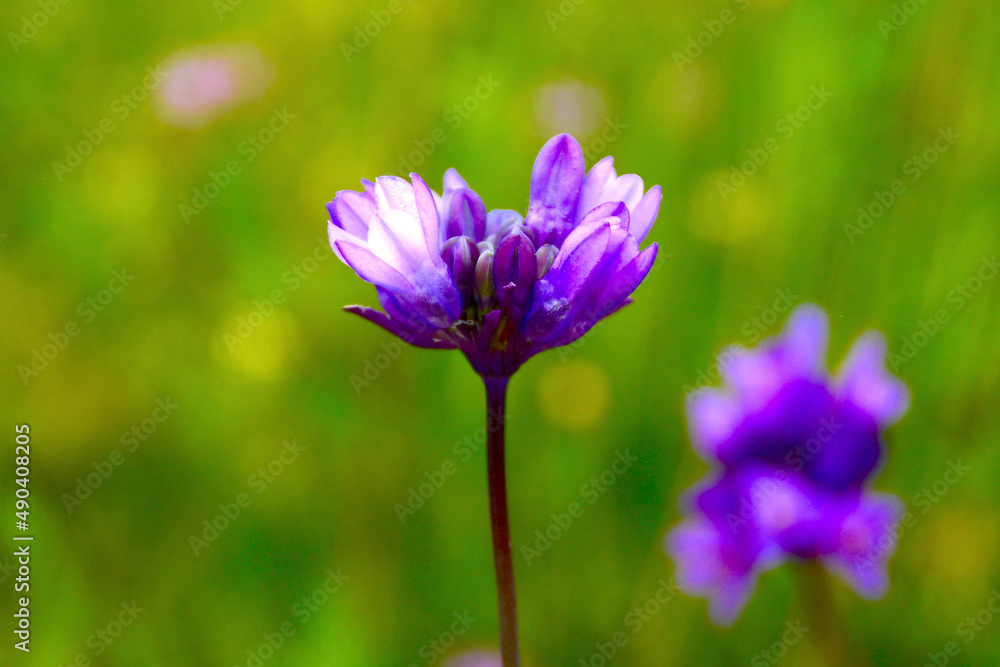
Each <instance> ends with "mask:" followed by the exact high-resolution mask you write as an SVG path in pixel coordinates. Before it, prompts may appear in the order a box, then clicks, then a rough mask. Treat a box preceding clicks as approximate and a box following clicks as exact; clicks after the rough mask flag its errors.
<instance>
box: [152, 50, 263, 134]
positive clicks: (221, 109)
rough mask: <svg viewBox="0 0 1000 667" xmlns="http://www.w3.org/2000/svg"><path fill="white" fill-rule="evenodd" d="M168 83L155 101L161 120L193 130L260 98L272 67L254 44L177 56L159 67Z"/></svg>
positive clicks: (161, 87)
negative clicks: (164, 73) (163, 71)
mask: <svg viewBox="0 0 1000 667" xmlns="http://www.w3.org/2000/svg"><path fill="white" fill-rule="evenodd" d="M162 67H163V69H164V70H166V78H165V80H164V82H163V84H162V85H161V86H160V89H159V90H158V91H157V96H156V110H157V113H158V115H159V116H160V118H161V119H162V120H163V121H164V122H165V123H168V124H170V125H174V126H176V127H181V128H186V129H195V128H199V127H203V126H205V125H207V124H209V123H211V122H212V121H213V120H215V119H217V118H219V117H221V116H223V115H225V114H227V113H229V112H230V111H232V110H233V109H235V108H236V107H238V106H240V105H241V104H244V103H246V102H249V101H253V100H256V99H259V98H260V97H261V96H262V95H263V94H264V92H265V91H266V90H267V89H268V87H269V86H270V85H271V83H272V82H273V81H274V64H273V63H272V62H271V60H270V59H269V58H268V57H267V56H265V55H264V54H263V53H262V52H261V51H260V49H258V48H257V47H256V46H254V45H252V44H231V45H217V46H211V47H201V48H197V49H187V50H184V51H179V52H177V53H175V54H174V55H172V56H171V57H170V58H168V59H167V61H166V62H165V63H163V65H162Z"/></svg>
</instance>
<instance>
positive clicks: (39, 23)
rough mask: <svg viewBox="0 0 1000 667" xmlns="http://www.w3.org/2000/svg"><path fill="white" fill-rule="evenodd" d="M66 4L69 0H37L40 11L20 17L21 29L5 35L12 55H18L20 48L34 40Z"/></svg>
mask: <svg viewBox="0 0 1000 667" xmlns="http://www.w3.org/2000/svg"><path fill="white" fill-rule="evenodd" d="M68 3H69V0H38V3H37V4H38V8H39V10H40V11H37V12H35V13H34V14H32V15H30V16H27V15H25V16H23V17H21V29H20V30H18V31H17V32H16V33H15V32H8V33H7V39H8V41H10V48H12V49H14V53H20V52H21V47H22V46H24V45H25V44H27V43H28V42H29V41H31V40H32V39H34V38H35V36H36V35H38V31H39V30H41V29H42V28H44V27H45V26H47V25H48V24H49V21H50V20H51V19H54V18H55V17H56V14H58V13H59V12H60V11H62V8H63V7H64V6H65V5H67V4H68Z"/></svg>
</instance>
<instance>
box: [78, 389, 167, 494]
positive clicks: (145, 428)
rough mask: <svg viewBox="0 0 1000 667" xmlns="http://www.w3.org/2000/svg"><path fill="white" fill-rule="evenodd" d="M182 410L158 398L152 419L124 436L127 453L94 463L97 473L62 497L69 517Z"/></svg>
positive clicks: (115, 451) (118, 451) (80, 479)
mask: <svg viewBox="0 0 1000 667" xmlns="http://www.w3.org/2000/svg"><path fill="white" fill-rule="evenodd" d="M179 407H180V406H179V405H177V404H176V403H174V402H173V401H172V400H170V397H169V396H167V397H166V398H165V399H163V398H157V399H156V407H154V408H153V411H152V412H151V413H150V415H149V416H148V417H146V418H145V419H143V420H142V421H140V422H139V423H138V424H133V425H132V428H130V429H129V430H128V431H125V432H124V433H122V435H121V438H119V441H120V442H121V444H122V447H123V448H124V451H123V450H121V449H112V450H111V452H109V453H108V456H107V458H104V459H102V460H100V461H93V462H91V464H90V466H91V467H92V468H93V469H94V470H93V472H90V473H88V474H87V475H86V476H85V477H77V478H76V488H74V489H73V493H64V494H62V501H63V506H64V507H65V508H66V513H67V514H72V513H73V512H74V511H76V510H77V509H79V508H80V507H81V506H82V505H83V502H84V501H85V500H87V499H88V498H90V497H91V496H92V495H94V491H96V490H97V489H99V488H100V487H101V485H102V484H104V482H106V481H108V478H109V477H111V475H112V474H114V472H115V470H116V469H117V468H119V467H121V465H122V464H124V463H125V459H126V453H127V454H133V453H135V452H136V450H138V449H139V446H140V445H141V444H142V443H144V442H146V440H148V439H149V438H150V436H152V435H153V434H154V433H156V431H157V429H159V428H160V425H161V424H163V423H164V422H166V421H167V420H168V419H170V417H171V416H173V414H174V411H175V410H176V409H177V408H179Z"/></svg>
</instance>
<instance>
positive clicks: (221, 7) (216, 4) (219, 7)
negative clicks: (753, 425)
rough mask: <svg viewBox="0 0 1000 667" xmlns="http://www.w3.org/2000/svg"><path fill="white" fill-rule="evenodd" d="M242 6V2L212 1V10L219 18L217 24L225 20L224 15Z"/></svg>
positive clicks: (233, 0) (239, 0) (231, 0)
mask: <svg viewBox="0 0 1000 667" xmlns="http://www.w3.org/2000/svg"><path fill="white" fill-rule="evenodd" d="M242 4H243V0H212V9H214V10H215V15H216V16H218V17H219V22H220V23H221V22H222V21H225V20H226V14H231V13H233V12H235V11H236V8H237V7H239V6H240V5H242Z"/></svg>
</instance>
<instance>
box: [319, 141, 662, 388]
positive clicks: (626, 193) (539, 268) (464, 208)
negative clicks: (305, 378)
mask: <svg viewBox="0 0 1000 667" xmlns="http://www.w3.org/2000/svg"><path fill="white" fill-rule="evenodd" d="M410 177H411V181H410V182H407V181H406V180H404V179H401V178H396V177H393V176H382V177H380V178H377V179H375V182H371V181H362V184H363V185H364V192H354V191H350V190H345V191H341V192H338V193H337V196H336V197H335V198H334V200H333V201H332V202H330V204H328V206H327V208H328V209H329V211H330V223H329V225H328V229H329V234H330V244H331V246H333V250H334V252H335V253H337V256H338V257H339V258H340V259H341V260H342V261H343V262H344V263H345V264H347V265H348V266H350V267H351V268H352V269H354V270H355V272H357V274H358V276H360V277H361V278H362V279H364V280H366V281H368V282H370V283H372V284H374V285H375V287H376V291H377V293H378V297H379V302H380V303H381V304H382V308H383V309H384V312H382V311H379V310H375V309H373V308H367V307H364V306H348V307H347V308H346V309H345V310H348V311H349V312H353V313H357V314H358V315H361V316H362V317H364V318H366V319H368V320H370V321H372V322H374V323H375V324H378V325H379V326H381V327H382V328H384V329H386V330H387V331H389V332H390V333H392V334H395V335H397V336H399V337H400V338H402V339H403V340H405V341H406V342H408V343H411V344H413V345H416V346H419V347H427V348H441V349H451V348H457V349H459V350H461V351H462V352H463V353H464V354H465V356H466V357H467V358H468V359H469V361H470V363H471V364H472V366H473V368H475V370H476V371H477V372H478V373H479V374H480V375H482V376H484V377H497V378H499V377H508V376H510V375H511V374H513V373H514V371H516V370H517V369H518V368H519V367H520V366H521V364H523V363H524V362H525V361H526V360H527V359H528V358H529V357H531V356H533V355H535V354H538V353H539V352H542V351H544V350H547V349H550V348H554V347H558V346H560V345H566V344H568V343H571V342H573V341H575V340H576V339H578V338H580V337H581V336H583V335H584V334H585V333H586V332H587V331H588V330H589V329H590V328H591V327H592V326H593V325H594V324H595V323H596V322H598V321H599V320H601V319H602V318H604V317H607V316H608V315H610V314H611V313H613V312H615V311H617V310H618V309H620V308H622V307H623V306H625V305H627V304H629V303H631V299H630V298H629V296H630V295H631V294H632V292H633V291H634V290H635V288H636V287H638V286H639V283H641V282H642V281H643V279H644V278H645V277H646V275H647V274H648V273H649V270H650V268H651V267H652V264H653V260H654V259H655V257H656V249H657V246H656V244H655V243H654V244H651V245H650V246H649V247H647V248H646V249H645V250H642V251H640V250H639V244H640V243H642V241H643V239H645V238H646V234H647V233H648V232H649V229H650V227H652V225H653V221H654V220H655V219H656V215H657V213H658V211H659V207H660V188H659V186H655V187H653V188H651V189H650V190H649V191H648V192H646V191H645V190H644V186H643V182H642V179H641V178H639V177H638V176H636V175H634V174H628V175H625V176H618V175H617V174H616V173H615V170H614V167H613V162H612V158H610V157H607V158H604V159H603V160H601V161H600V162H598V163H597V164H596V165H594V167H593V168H591V170H590V172H589V173H587V174H584V160H583V151H582V150H581V149H580V145H579V144H578V143H577V142H576V140H575V139H574V138H573V137H571V136H569V135H565V134H564V135H559V136H556V137H553V138H552V139H551V140H550V141H549V142H548V143H547V144H545V146H544V147H543V148H542V150H541V152H540V153H539V154H538V158H537V159H536V160H535V167H534V170H533V171H532V174H531V200H530V204H529V207H528V215H527V217H526V218H523V217H521V215H520V214H518V213H517V212H515V211H507V210H492V211H489V212H487V209H486V205H485V204H484V203H483V200H482V198H481V197H480V196H479V195H478V194H476V192H475V191H473V190H472V189H470V188H469V186H468V184H466V182H465V180H464V179H463V178H462V177H461V176H459V175H458V172H456V171H455V170H454V169H449V170H448V172H447V173H446V174H445V177H444V191H443V193H442V194H441V195H438V194H437V193H436V192H433V191H432V190H431V189H430V188H429V187H428V186H427V184H426V183H424V181H423V180H422V179H421V178H420V177H419V176H417V175H416V174H411V175H410Z"/></svg>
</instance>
